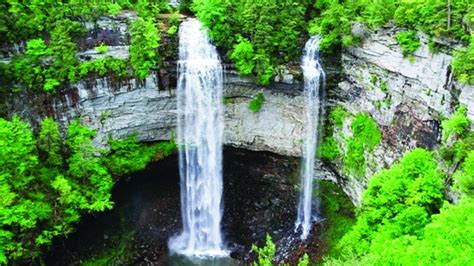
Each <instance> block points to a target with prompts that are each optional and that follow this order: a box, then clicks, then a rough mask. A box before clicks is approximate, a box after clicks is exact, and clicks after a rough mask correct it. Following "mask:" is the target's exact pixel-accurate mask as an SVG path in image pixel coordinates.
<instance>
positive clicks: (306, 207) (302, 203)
mask: <svg viewBox="0 0 474 266" xmlns="http://www.w3.org/2000/svg"><path fill="white" fill-rule="evenodd" d="M320 42H321V37H320V36H315V37H312V38H311V39H310V40H309V41H308V42H307V43H306V46H305V48H304V55H303V59H302V65H301V67H302V69H303V74H304V96H305V114H306V126H307V130H306V136H305V139H304V143H303V149H302V150H303V164H302V167H301V173H300V180H301V192H300V195H299V202H298V217H297V220H296V224H295V226H296V230H298V229H299V228H301V230H302V234H301V239H303V240H304V239H306V238H307V237H308V235H309V232H310V229H311V223H312V222H313V220H314V217H313V215H312V211H313V209H316V210H317V209H319V201H318V200H315V201H314V205H313V198H312V194H313V178H314V175H315V173H314V163H315V157H316V147H317V145H318V133H317V132H318V126H319V120H320V106H321V99H320V92H321V86H324V82H325V73H324V70H323V67H322V66H321V61H320V58H319V43H320Z"/></svg>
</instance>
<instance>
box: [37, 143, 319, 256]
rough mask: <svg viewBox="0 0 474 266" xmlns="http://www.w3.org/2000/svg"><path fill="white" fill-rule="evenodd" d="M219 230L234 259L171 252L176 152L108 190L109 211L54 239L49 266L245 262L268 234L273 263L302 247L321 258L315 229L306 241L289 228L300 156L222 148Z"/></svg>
mask: <svg viewBox="0 0 474 266" xmlns="http://www.w3.org/2000/svg"><path fill="white" fill-rule="evenodd" d="M223 158H224V161H223V162H224V204H225V212H224V216H223V220H222V232H223V234H224V239H225V243H224V245H225V247H226V248H227V249H228V250H229V251H230V252H231V254H230V256H231V258H232V259H225V260H220V261H219V260H214V261H194V262H193V261H190V260H188V259H187V258H185V257H180V256H170V255H168V254H169V250H168V239H169V238H170V237H171V236H173V235H176V234H177V233H179V232H180V231H181V215H180V187H179V170H178V156H177V155H173V156H170V157H168V158H166V159H164V160H162V161H158V162H154V163H152V164H151V165H150V166H149V167H148V168H147V169H146V170H144V171H141V172H138V173H136V174H133V175H131V176H130V177H128V178H122V180H120V181H119V182H118V183H117V184H116V186H115V188H114V191H113V201H114V202H115V206H114V209H113V210H111V211H107V212H104V213H98V214H95V215H90V216H85V217H83V219H82V221H81V222H80V224H79V225H78V226H77V231H76V232H75V233H72V234H71V235H70V236H69V237H68V238H66V239H59V238H58V240H56V242H55V244H54V246H53V248H52V251H51V252H50V254H49V256H48V257H47V258H46V261H45V262H46V264H47V265H79V264H84V265H234V264H248V263H249V261H250V260H252V259H254V258H255V257H254V255H253V254H251V253H250V248H251V245H252V244H253V243H256V244H258V245H259V246H262V245H263V243H264V240H265V236H266V234H267V233H269V234H270V235H271V236H272V237H273V240H274V242H275V243H276V245H277V246H278V248H279V250H278V252H277V253H278V254H277V257H278V259H279V260H285V261H295V260H296V259H297V258H298V257H300V256H301V255H302V254H303V253H304V252H308V253H310V254H311V255H312V256H313V259H318V258H320V257H321V256H322V255H324V252H325V250H327V249H326V248H325V247H324V243H322V241H321V240H320V235H321V232H322V230H321V226H320V225H316V226H315V227H314V228H313V231H312V233H311V234H310V237H309V239H308V240H307V242H306V244H305V243H302V242H301V241H300V238H299V235H297V234H295V233H294V230H293V229H294V221H295V218H296V209H295V206H296V201H297V199H296V198H297V194H298V193H297V191H296V188H295V187H296V186H295V184H297V182H298V172H299V158H292V157H284V156H279V155H275V154H272V153H266V152H251V151H247V150H242V149H235V148H226V149H225V150H224V157H223Z"/></svg>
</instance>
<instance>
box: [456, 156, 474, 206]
mask: <svg viewBox="0 0 474 266" xmlns="http://www.w3.org/2000/svg"><path fill="white" fill-rule="evenodd" d="M454 180H455V186H456V187H457V188H458V189H459V190H460V191H461V193H462V194H463V195H465V196H466V197H471V198H472V197H473V196H474V150H471V151H470V152H469V153H468V155H467V158H466V160H465V162H464V163H463V169H462V171H457V172H456V174H455V175H454Z"/></svg>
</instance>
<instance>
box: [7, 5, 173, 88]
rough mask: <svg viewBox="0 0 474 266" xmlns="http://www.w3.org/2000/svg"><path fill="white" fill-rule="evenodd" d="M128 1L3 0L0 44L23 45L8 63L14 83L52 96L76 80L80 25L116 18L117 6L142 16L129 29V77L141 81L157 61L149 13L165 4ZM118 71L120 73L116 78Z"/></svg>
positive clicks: (104, 49)
mask: <svg viewBox="0 0 474 266" xmlns="http://www.w3.org/2000/svg"><path fill="white" fill-rule="evenodd" d="M132 2H133V3H130V1H128V0H118V1H112V2H104V1H99V0H93V1H86V2H84V1H78V0H73V1H67V2H66V3H61V4H58V3H57V1H52V0H48V1H40V0H33V1H26V2H25V1H16V0H9V1H6V3H0V7H2V10H0V21H2V22H3V21H5V24H2V26H1V27H0V35H1V36H4V38H1V42H2V44H4V45H11V44H13V43H21V42H24V41H26V44H27V45H26V46H27V47H26V50H25V52H24V53H20V54H17V55H15V57H14V59H13V62H12V66H11V69H12V70H11V72H12V73H13V75H12V79H13V81H14V83H15V84H18V85H22V86H24V87H27V88H30V89H42V90H44V91H46V92H55V91H56V90H57V89H58V88H59V87H60V86H61V85H64V84H67V83H73V82H76V81H77V79H78V78H80V77H83V76H84V75H85V74H84V73H85V70H84V67H82V68H81V66H80V62H79V60H78V59H77V58H76V53H77V50H78V48H77V44H76V43H77V39H78V38H79V37H81V36H83V35H84V34H85V33H86V30H85V28H84V27H83V22H84V21H91V22H94V21H95V20H96V19H97V18H98V17H99V16H101V15H104V14H107V13H108V14H112V15H113V14H118V13H119V12H120V11H121V10H122V8H130V9H135V10H137V11H138V13H139V14H140V16H143V17H144V19H142V18H139V19H138V20H137V21H136V22H135V23H133V24H134V25H135V27H133V25H132V27H131V34H132V47H131V48H130V54H131V64H132V66H133V68H134V70H135V74H136V75H137V76H138V77H139V78H141V79H142V78H144V77H145V76H146V75H147V73H148V72H149V70H150V68H151V67H152V66H155V65H157V64H158V63H159V61H158V59H157V58H158V57H157V55H156V50H157V48H158V45H159V40H160V38H159V35H158V31H157V30H156V28H155V26H154V23H153V22H152V21H154V15H156V14H158V12H160V10H165V8H166V7H167V6H168V3H167V1H164V0H162V1H158V2H157V1H148V0H137V1H132ZM96 50H97V52H98V53H105V52H107V46H105V45H104V44H101V45H100V46H99V47H97V48H96ZM108 62H111V61H108ZM87 63H88V62H87ZM87 63H86V64H87ZM94 63H96V64H98V65H96V68H99V67H102V66H103V64H104V62H94ZM100 64H102V66H100ZM89 65H90V64H89ZM89 67H90V66H89ZM110 67H111V68H112V71H114V70H113V67H116V66H110ZM121 68H123V67H122V66H121ZM79 72H81V73H79ZM95 72H108V71H95ZM114 72H115V71H114ZM123 73H124V71H122V70H121V72H120V75H119V76H121V75H123ZM81 74H82V75H81ZM116 74H117V72H116Z"/></svg>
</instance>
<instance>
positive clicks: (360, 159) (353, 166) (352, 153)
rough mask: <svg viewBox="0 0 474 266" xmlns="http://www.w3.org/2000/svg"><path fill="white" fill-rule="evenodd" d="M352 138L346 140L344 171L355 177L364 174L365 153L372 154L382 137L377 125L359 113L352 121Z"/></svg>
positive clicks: (366, 115) (367, 116)
mask: <svg viewBox="0 0 474 266" xmlns="http://www.w3.org/2000/svg"><path fill="white" fill-rule="evenodd" d="M351 130H352V136H351V137H349V138H348V139H347V140H346V154H345V155H344V159H343V162H344V169H345V171H347V172H348V173H351V174H353V175H355V176H362V175H363V174H364V173H365V168H366V160H365V152H372V151H373V150H374V148H375V147H376V146H377V145H378V144H379V143H380V140H381V139H382V136H381V134H380V131H379V129H378V127H377V123H375V121H374V120H373V119H372V118H371V117H370V116H369V115H368V114H365V113H359V114H357V115H356V116H355V118H354V119H353V120H352V124H351Z"/></svg>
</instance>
